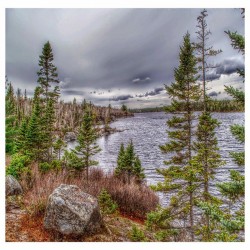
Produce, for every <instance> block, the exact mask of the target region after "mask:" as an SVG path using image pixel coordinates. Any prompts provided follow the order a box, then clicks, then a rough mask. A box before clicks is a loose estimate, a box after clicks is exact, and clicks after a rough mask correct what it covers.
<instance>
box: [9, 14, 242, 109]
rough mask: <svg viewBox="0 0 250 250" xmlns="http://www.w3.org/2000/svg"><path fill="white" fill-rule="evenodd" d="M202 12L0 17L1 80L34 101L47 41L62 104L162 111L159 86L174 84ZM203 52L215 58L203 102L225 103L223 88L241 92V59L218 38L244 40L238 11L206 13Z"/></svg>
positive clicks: (227, 42)
mask: <svg viewBox="0 0 250 250" xmlns="http://www.w3.org/2000/svg"><path fill="white" fill-rule="evenodd" d="M201 11H202V9H6V75H7V76H8V78H9V80H10V81H11V82H12V83H13V85H14V87H15V88H21V89H22V90H24V89H25V88H26V89H27V92H28V94H29V95H30V96H31V95H32V94H33V91H34V88H35V87H36V86H37V82H36V81H37V74H36V72H37V71H38V68H39V67H38V59H39V55H40V54H41V52H42V47H43V45H44V43H45V42H47V41H48V40H49V41H50V43H51V45H52V49H53V53H54V64H55V65H56V66H57V68H58V74H59V79H60V81H61V82H60V87H61V99H63V100H65V101H71V100H73V98H74V97H76V99H77V100H78V101H81V100H83V99H84V98H85V99H87V100H91V101H92V102H94V103H95V104H97V105H108V104H109V103H111V105H112V106H120V105H121V104H123V103H125V104H126V105H128V106H129V107H137V108H140V107H155V106H162V105H166V104H168V103H169V98H168V97H167V95H166V92H165V90H164V84H166V85H169V84H171V82H173V81H174V78H173V70H174V68H175V67H178V60H179V59H178V54H179V47H180V45H181V44H182V41H183V36H184V34H185V33H186V32H187V31H188V32H189V33H190V35H191V40H192V41H196V33H195V32H196V31H197V28H196V25H197V16H198V15H199V14H200V12H201ZM207 23H208V27H209V29H210V30H211V32H212V35H211V37H210V39H209V44H210V45H212V46H213V47H214V49H222V51H223V52H222V53H221V54H220V55H218V56H217V57H214V58H212V59H211V61H210V63H212V64H214V65H217V66H218V67H217V68H216V69H213V71H212V72H210V73H209V77H210V79H212V80H213V81H212V82H210V83H209V87H210V90H209V91H210V95H211V96H213V97H215V98H218V99H222V98H225V97H227V95H226V94H225V93H224V85H233V86H237V87H242V86H243V84H242V80H241V79H240V78H239V77H238V75H237V73H236V69H237V68H244V58H243V56H242V55H241V54H240V53H238V52H237V51H236V50H234V49H233V48H232V47H231V45H230V40H229V38H228V37H227V35H226V34H225V33H224V31H225V30H231V31H238V32H239V33H240V34H244V19H242V17H241V11H240V10H239V9H208V17H207Z"/></svg>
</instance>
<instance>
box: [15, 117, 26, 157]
mask: <svg viewBox="0 0 250 250" xmlns="http://www.w3.org/2000/svg"><path fill="white" fill-rule="evenodd" d="M27 130H28V119H27V118H26V117H25V118H23V120H22V123H21V126H20V128H19V131H18V135H17V138H16V142H15V151H16V152H20V153H21V154H23V155H25V154H27V152H26V151H27V150H28V145H27Z"/></svg>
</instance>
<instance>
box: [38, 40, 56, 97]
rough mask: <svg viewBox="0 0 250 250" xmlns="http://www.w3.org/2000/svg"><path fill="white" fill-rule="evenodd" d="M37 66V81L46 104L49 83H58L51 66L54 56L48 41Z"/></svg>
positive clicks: (53, 68)
mask: <svg viewBox="0 0 250 250" xmlns="http://www.w3.org/2000/svg"><path fill="white" fill-rule="evenodd" d="M39 58H40V59H39V66H40V69H39V71H38V72H37V75H38V80H37V82H38V83H40V85H41V88H42V90H43V95H44V96H45V99H46V102H47V101H48V98H49V92H50V91H49V88H50V87H51V85H50V84H51V83H59V80H58V78H57V77H58V74H57V68H56V67H55V66H54V64H53V60H54V55H53V52H52V48H51V45H50V43H49V41H48V42H47V43H45V44H44V46H43V50H42V55H40V56H39Z"/></svg>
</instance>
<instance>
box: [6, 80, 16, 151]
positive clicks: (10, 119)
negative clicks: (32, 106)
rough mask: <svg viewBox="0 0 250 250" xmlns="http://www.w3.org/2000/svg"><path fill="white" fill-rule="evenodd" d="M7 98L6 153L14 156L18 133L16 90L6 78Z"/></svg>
mask: <svg viewBox="0 0 250 250" xmlns="http://www.w3.org/2000/svg"><path fill="white" fill-rule="evenodd" d="M5 85H6V96H5V117H6V118H5V139H6V142H5V152H6V153H10V154H12V153H13V152H14V147H15V138H16V135H17V132H18V127H17V116H16V101H15V95H14V88H13V86H12V84H11V83H10V82H9V81H8V79H7V77H6V81H5Z"/></svg>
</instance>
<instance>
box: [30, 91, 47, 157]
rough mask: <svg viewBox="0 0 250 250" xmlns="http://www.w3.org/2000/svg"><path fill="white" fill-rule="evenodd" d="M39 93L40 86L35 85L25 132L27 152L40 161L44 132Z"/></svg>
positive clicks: (42, 151)
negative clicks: (30, 112)
mask: <svg viewBox="0 0 250 250" xmlns="http://www.w3.org/2000/svg"><path fill="white" fill-rule="evenodd" d="M40 94H41V88H40V87H36V89H35V93H34V99H33V107H32V114H31V117H30V120H29V124H28V129H27V134H26V138H27V147H28V151H29V154H30V156H31V157H32V158H33V159H34V160H36V161H41V160H43V159H44V157H43V153H44V140H43V139H44V136H43V135H44V134H43V128H42V117H41V113H42V111H41V99H40Z"/></svg>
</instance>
